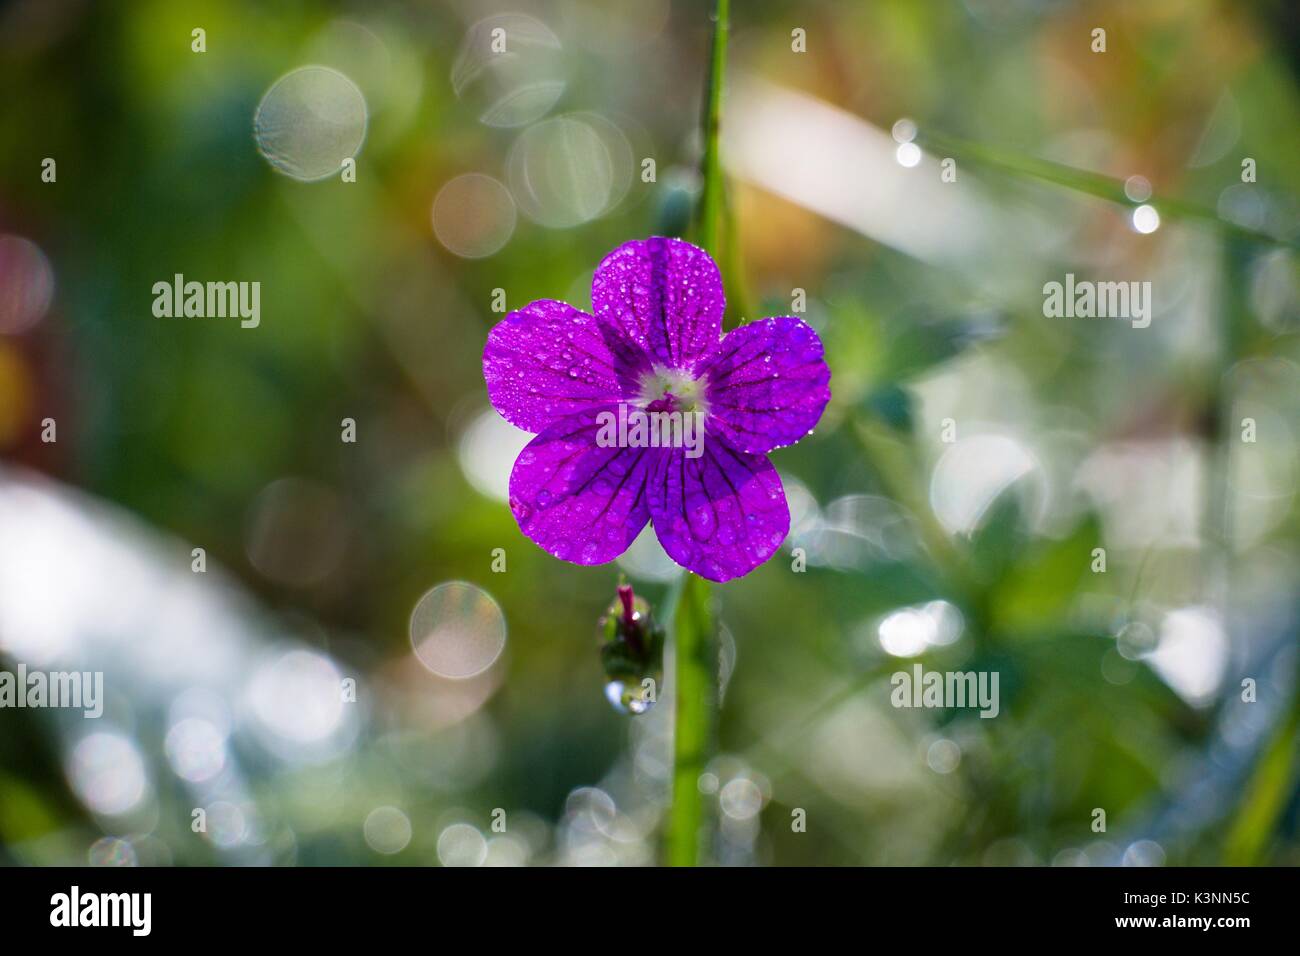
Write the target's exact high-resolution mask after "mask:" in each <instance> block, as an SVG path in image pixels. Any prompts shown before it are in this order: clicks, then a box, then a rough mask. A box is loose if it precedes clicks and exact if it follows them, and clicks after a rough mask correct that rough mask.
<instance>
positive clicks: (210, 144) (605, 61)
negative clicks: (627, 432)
mask: <svg viewBox="0 0 1300 956" xmlns="http://www.w3.org/2000/svg"><path fill="white" fill-rule="evenodd" d="M707 7H708V4H706V3H703V2H699V3H692V2H686V0H672V2H670V0H609V2H598V0H549V2H543V0H537V2H526V0H518V2H512V3H506V4H500V3H496V2H469V0H464V2H441V0H438V2H434V0H426V2H414V3H404V4H398V3H364V4H363V3H354V4H348V3H326V2H297V3H287V4H276V5H273V6H272V5H266V4H257V3H252V2H242V3H241V2H236V0H223V2H194V3H184V4H178V3H169V2H162V0H157V2H131V3H114V4H107V3H102V4H101V3H84V2H71V0H16V2H9V3H7V4H5V5H3V6H0V88H2V89H3V90H4V98H3V106H2V107H0V283H2V285H0V668H2V669H7V670H10V671H12V670H14V669H15V668H16V667H17V666H18V664H19V663H24V664H26V665H27V666H28V667H30V668H47V669H78V670H98V671H103V673H104V675H105V677H104V681H105V689H106V698H107V700H106V705H105V713H104V716H103V717H101V718H99V719H98V720H86V719H83V718H82V717H81V715H80V713H79V712H69V711H63V710H59V711H55V710H43V711H33V710H12V709H5V710H0V860H4V861H5V862H10V863H36V864H48V863H72V864H78V863H87V862H89V863H95V864H120V863H132V862H138V863H143V864H151V863H177V864H197V863H222V864H241V863H274V864H295V863H296V864H302V865H309V864H335V863H359V864H384V863H398V864H438V863H442V864H445V865H481V864H504V865H520V864H552V863H559V864H568V863H597V864H602V863H603V864H630V865H635V864H644V863H652V862H655V861H656V860H657V859H658V858H659V853H660V831H661V827H662V823H663V817H664V808H665V804H666V800H667V792H668V774H669V748H668V744H669V738H670V733H671V719H670V718H671V707H670V702H669V701H667V700H665V699H664V698H662V697H661V700H660V703H659V705H658V706H656V707H655V708H653V709H652V710H651V711H650V712H649V713H647V714H645V715H641V716H637V717H630V716H627V715H624V714H620V713H617V712H615V710H614V709H613V708H611V707H610V705H609V704H608V703H607V702H606V700H605V697H604V691H603V686H602V685H603V682H604V677H603V674H602V671H601V667H600V661H599V657H598V654H597V620H598V618H599V617H600V616H601V614H602V613H603V612H604V610H605V608H606V607H607V606H608V605H609V603H610V602H611V601H612V600H613V597H614V587H615V584H616V581H617V577H618V575H619V573H623V574H625V575H627V577H628V578H629V579H630V580H631V582H632V583H633V584H634V586H635V587H636V589H637V592H638V593H639V594H642V595H644V596H646V597H647V598H648V599H649V600H650V601H651V602H652V604H654V605H655V606H656V607H660V606H662V601H663V599H664V597H665V595H666V593H667V591H668V589H669V588H670V587H671V585H672V581H673V579H674V577H675V569H674V566H673V565H672V564H671V562H669V561H667V559H666V558H665V556H664V555H663V554H662V552H661V551H660V550H659V548H658V546H657V544H656V543H655V542H654V540H653V537H652V536H651V537H643V538H642V539H641V540H640V541H638V543H637V544H636V545H635V546H634V547H633V549H632V550H631V551H630V552H629V553H628V555H627V556H625V558H624V559H622V560H621V561H620V562H619V563H618V565H617V566H613V565H611V566H606V567H598V568H579V567H575V566H571V565H567V564H564V563H561V562H559V561H557V560H554V559H553V558H551V557H549V556H548V555H546V554H544V553H543V552H542V551H540V550H539V549H538V548H536V547H535V546H534V545H533V544H532V543H531V542H529V541H528V540H526V539H525V538H524V537H523V536H522V535H521V534H520V533H519V531H518V529H517V527H516V525H515V522H514V520H513V518H512V516H511V514H510V510H509V508H508V506H507V504H506V503H505V483H506V480H507V478H508V475H509V469H510V466H511V464H512V462H513V459H514V456H515V454H516V453H517V452H518V450H519V449H520V448H521V447H522V445H523V443H524V441H526V439H527V436H525V435H523V434H522V433H519V432H517V431H516V430H515V429H513V428H512V427H511V426H509V425H507V424H505V423H504V422H503V421H502V420H501V419H500V418H499V417H497V416H496V414H495V412H493V411H492V410H491V408H490V406H489V405H488V403H487V398H486V393H485V389H484V385H483V379H482V371H481V365H480V359H481V350H482V346H483V343H484V340H485V338H486V335H487V332H488V330H489V329H490V328H491V326H492V324H493V323H494V322H495V321H497V320H499V318H500V315H499V314H497V313H496V312H494V311H493V308H492V306H493V300H494V294H495V290H503V294H504V298H505V302H506V304H507V307H508V308H512V309H513V308H519V307H521V306H523V305H524V304H526V303H527V302H529V301H530V300H533V299H537V298H560V299H564V300H566V301H569V302H571V303H573V304H575V305H578V306H580V307H583V308H587V307H589V304H590V303H589V301H588V286H589V282H590V277H591V271H592V269H593V268H594V266H595V265H596V263H597V262H599V260H600V258H601V257H602V256H603V255H604V254H605V253H606V252H608V251H609V250H610V249H612V248H613V247H614V246H616V245H618V244H619V243H621V242H624V241H626V240H628V239H633V238H640V237H644V236H646V235H651V234H669V233H673V234H675V233H679V232H681V231H682V230H683V229H684V228H685V226H686V223H687V221H688V218H689V211H690V209H691V206H692V203H693V201H694V197H695V194H696V192H697V190H698V175H697V173H696V169H697V166H698V161H699V151H700V137H699V133H698V121H699V113H700V91H701V89H702V86H703V78H704V71H705V64H706V61H707V42H708V35H709V34H708V31H709V21H708V14H707ZM732 20H733V23H732V27H733V37H732V44H731V53H730V57H731V59H730V76H729V80H728V82H729V86H728V93H727V99H726V102H725V105H724V108H723V129H724V133H723V146H722V148H723V162H724V165H725V167H726V169H727V171H728V173H729V175H730V177H731V190H730V194H729V204H730V211H731V217H732V219H733V224H734V229H733V230H732V232H731V235H733V236H736V237H738V239H737V240H736V241H735V242H733V243H731V245H730V246H729V247H728V249H727V254H726V256H725V261H724V263H723V265H724V270H725V272H726V278H727V286H728V288H727V291H728V296H729V303H730V304H729V313H728V317H729V322H728V325H729V327H730V326H731V325H734V324H735V323H736V322H737V321H739V320H740V319H741V318H752V317H756V316H765V315H780V314H789V313H790V312H791V311H792V310H793V309H796V308H798V306H796V305H795V300H796V299H798V298H800V293H802V298H804V299H806V314H805V315H804V317H805V318H806V319H807V320H808V321H809V322H811V323H812V324H813V325H814V326H815V327H816V328H817V329H818V330H819V331H820V333H821V335H822V337H823V340H824V342H825V345H826V354H827V358H828V361H829V363H830V366H831V369H832V374H833V378H832V382H831V386H832V390H833V392H834V397H833V400H832V403H831V406H830V407H829V408H828V409H827V412H826V415H825V417H824V418H823V420H822V423H821V425H820V426H819V427H818V429H817V430H816V433H815V434H814V435H812V436H810V437H809V438H807V439H805V440H804V441H803V442H801V443H800V444H799V445H798V446H797V447H794V448H790V449H785V450H781V451H778V452H776V453H775V454H774V456H773V460H774V462H775V464H776V466H777V468H778V469H779V471H780V472H781V475H782V477H783V480H784V482H785V484H786V489H787V494H788V496H789V499H790V504H791V510H792V519H793V520H792V529H791V534H790V538H789V539H788V541H787V543H786V545H785V547H783V548H782V550H781V551H780V552H779V553H778V554H777V555H776V556H775V557H774V558H773V559H772V560H771V561H770V562H769V563H768V564H767V565H765V566H763V567H761V568H759V569H758V570H756V571H755V572H754V573H752V574H751V575H749V576H748V577H747V578H745V579H743V580H740V581H736V582H733V583H730V584H727V585H725V586H721V587H718V588H717V589H716V593H717V594H718V595H719V597H720V600H721V619H722V623H723V627H724V635H723V662H722V671H723V674H724V677H725V679H726V684H725V699H724V705H723V710H722V722H721V727H720V739H719V755H718V757H717V759H716V760H715V761H714V763H713V764H712V765H711V767H710V770H709V772H708V774H706V777H705V778H704V780H702V782H701V786H702V787H704V788H705V791H706V794H707V796H708V800H709V808H710V812H711V816H712V820H713V831H712V836H711V838H710V842H709V846H710V850H709V854H710V857H711V858H712V859H714V860H716V861H717V862H719V863H723V864H739V865H746V864H759V865H766V864H833V865H844V864H949V863H957V864H977V865H978V864H1020V863H1029V864H1056V865H1087V864H1091V865H1114V864H1121V863H1122V864H1127V865H1152V864H1155V865H1159V864H1185V863H1232V864H1262V863H1290V864H1293V863H1296V862H1300V835H1298V834H1297V828H1298V826H1300V799H1298V797H1297V792H1298V791H1297V785H1296V784H1297V772H1298V770H1300V752H1298V751H1300V701H1297V680H1296V677H1297V667H1298V663H1297V658H1296V628H1297V614H1298V612H1300V602H1298V599H1300V587H1298V585H1300V564H1298V558H1300V552H1298V549H1297V546H1296V545H1297V540H1298V539H1300V523H1298V519H1297V512H1296V509H1295V506H1294V496H1295V490H1296V478H1297V475H1296V469H1297V460H1298V458H1297V441H1300V433H1297V422H1300V414H1297V413H1298V412H1300V389H1297V364H1296V362H1297V360H1300V354H1298V353H1300V340H1298V339H1297V334H1296V333H1297V322H1298V320H1300V271H1298V270H1297V259H1296V249H1297V240H1300V168H1298V167H1297V157H1300V96H1298V95H1297V94H1298V89H1297V78H1298V77H1300V39H1298V38H1300V14H1298V13H1297V10H1296V8H1295V7H1294V5H1292V4H1288V3H1285V2H1282V0H1278V2H1265V0H1260V2H1246V3H1229V2H1226V0H1222V2H1210V0H1152V2H1146V3H1142V4H1135V3H1121V2H1111V3H1106V2H1081V3H1070V2H1065V0H1059V2H1056V0H966V2H935V3H915V2H905V0H883V2H873V3H831V2H804V3H798V4H793V3H776V2H748V3H744V4H740V5H738V6H737V8H736V9H735V10H734V11H733V14H732ZM1097 28H1102V29H1104V30H1105V31H1106V50H1105V52H1094V51H1093V49H1092V46H1093V44H1094V40H1093V33H1092V31H1093V30H1094V29H1097ZM195 29H202V30H203V31H204V34H203V46H204V50H203V52H196V51H195V49H194V48H193V47H194V45H195V43H196V40H195V37H194V34H193V33H192V31H194V30H195ZM497 29H500V30H501V31H502V33H500V34H496V33H494V31H495V30H497ZM793 31H803V38H804V41H805V43H806V50H805V51H804V52H797V51H796V50H795V49H794V48H793V47H795V46H798V39H797V37H798V35H797V34H795V33H794V32H793ZM497 36H500V37H504V42H505V50H506V52H505V54H504V55H501V54H499V53H497V52H495V51H494V50H493V47H492V43H493V40H494V37H497ZM304 67H316V68H315V69H309V70H306V71H304V72H296V71H300V70H301V69H302V68H304ZM322 68H323V69H322ZM322 130H323V132H322ZM358 143H359V144H360V145H359V146H358V145H357V144H358ZM918 147H919V149H918ZM352 155H355V181H354V182H353V181H344V180H345V177H344V176H343V175H342V174H340V173H337V172H333V170H336V169H338V167H339V163H340V161H341V160H342V159H343V158H344V157H347V156H352ZM47 158H51V159H53V160H55V167H54V169H55V170H56V172H55V176H54V181H53V182H47V181H43V179H42V171H43V169H45V168H47V167H46V166H44V165H43V161H44V160H46V159H47ZM949 158H951V159H954V160H955V161H956V162H955V166H952V167H949V168H951V169H955V171H956V179H955V181H951V182H949V181H945V179H944V177H943V175H942V173H943V169H944V167H943V165H942V162H943V160H945V159H949ZM1247 158H1249V159H1252V160H1253V161H1254V169H1255V179H1254V181H1253V182H1243V160H1245V159H1247ZM647 159H650V160H653V161H654V162H653V174H654V175H653V179H652V181H647V179H649V178H650V177H649V176H648V174H647V169H649V168H650V167H648V166H647V164H646V163H645V162H644V161H645V160H647ZM322 169H323V170H325V172H324V173H323V174H321V173H320V170H322ZM348 178H350V177H348ZM1148 207H1149V208H1148ZM177 273H181V274H183V275H184V276H185V277H186V279H189V280H198V281H202V282H206V281H222V282H229V281H248V282H253V281H256V282H260V284H261V285H260V289H261V300H260V308H261V321H260V325H259V326H258V327H257V328H255V329H244V328H241V327H240V325H239V322H238V320H237V319H228V318H227V319H222V318H188V319H186V318H158V317H155V315H154V313H153V300H154V294H153V291H152V289H153V286H154V284H155V283H156V282H160V281H162V282H170V281H172V278H173V276H174V275H175V274H177ZM1067 273H1073V274H1075V275H1076V276H1077V277H1079V278H1081V279H1082V278H1090V279H1095V280H1100V281H1129V280H1140V281H1150V282H1151V283H1152V288H1153V290H1154V291H1153V296H1154V315H1153V321H1152V323H1151V325H1150V327H1148V328H1133V327H1132V326H1131V325H1130V324H1129V323H1128V322H1126V321H1122V320H1121V321H1116V320H1103V319H1081V318H1080V319H1066V318H1046V317H1044V315H1043V309H1042V305H1043V294H1042V286H1043V284H1044V283H1046V282H1050V281H1063V280H1064V277H1065V275H1066V274H1067ZM47 419H53V420H54V422H55V425H56V428H57V440H56V441H52V442H51V441H48V440H44V439H46V438H48V437H50V436H49V435H48V434H46V433H47V431H48V429H47V427H46V420H47ZM345 419H351V420H352V421H353V422H355V430H356V441H355V442H348V441H344V440H342V435H343V430H344V425H343V422H344V420H345ZM1247 419H1249V420H1250V421H1251V422H1252V423H1253V434H1252V435H1251V437H1253V438H1254V440H1253V441H1251V440H1244V439H1243V436H1244V435H1245V434H1246V425H1245V424H1244V422H1245V421H1246V420H1247ZM945 439H952V440H945ZM194 548H202V549H204V552H205V557H206V562H207V564H206V571H205V572H204V573H203V574H198V573H195V572H194V570H193V562H194V560H195V559H194V555H193V549H194ZM1097 548H1103V549H1104V552H1105V570H1104V573H1103V572H1099V571H1097V570H1096V568H1097V567H1098V566H1097V558H1096V555H1097V552H1096V551H1095V550H1094V549H1097ZM494 549H502V552H501V553H498V555H497V556H498V557H501V556H502V555H503V557H504V561H505V570H504V571H503V572H496V571H494V570H493V561H494ZM804 562H806V570H796V568H799V567H802V565H803V564H804ZM448 582H465V583H466V586H455V587H452V588H450V589H446V588H444V589H442V590H438V591H435V590H434V589H435V588H437V587H438V586H439V585H442V584H446V583H448ZM417 606H418V607H419V608H420V610H419V611H418V612H416V615H415V617H416V620H417V621H418V622H421V626H425V625H427V627H428V628H431V629H434V630H437V633H438V634H439V635H441V636H440V637H439V641H440V642H441V643H440V644H439V647H438V648H435V649H434V651H432V652H429V653H419V654H417V653H415V652H414V650H413V647H414V648H415V649H418V647H416V645H419V637H420V634H417V640H416V642H415V645H413V642H412V636H411V623H412V614H413V611H416V609H417ZM418 629H419V628H418V627H417V630H418ZM423 633H425V632H423V631H422V632H421V634H423ZM503 633H504V644H502V640H501V636H502V634H503ZM916 662H920V663H921V664H923V666H924V667H925V668H926V669H937V670H979V671H996V672H998V674H999V675H1000V692H1001V701H1000V713H999V714H998V716H997V717H996V718H994V719H980V718H979V717H978V714H977V713H976V712H975V711H973V710H969V709H966V710H958V709H951V710H904V709H896V708H894V707H892V706H891V704H890V691H891V686H890V675H891V674H894V673H895V672H898V671H907V672H909V673H910V672H911V669H912V666H913V664H914V663H916ZM474 671H477V673H474V674H473V676H456V675H463V674H466V673H470V672H474ZM346 679H351V680H353V681H355V684H356V693H355V701H351V700H340V696H341V695H340V693H339V685H340V681H342V680H346ZM1247 679H1249V681H1251V682H1253V683H1252V684H1251V685H1250V686H1252V687H1253V688H1254V689H1253V693H1247V692H1246V691H1244V690H1243V681H1244V680H1247ZM665 693H666V694H670V693H671V686H669V687H667V688H665ZM1243 696H1245V697H1253V699H1252V700H1249V701H1248V700H1244V699H1243ZM196 809H202V810H204V814H202V815H201V817H202V819H203V822H204V827H203V829H202V830H200V831H199V832H196V829H195V826H196V823H195V821H196V819H199V818H198V817H196V816H195V813H194V811H195V810H196ZM800 809H801V810H803V811H804V815H805V816H806V830H804V831H803V832H800V831H799V830H798V828H795V827H792V821H793V820H794V819H795V818H796V817H798V816H799V815H798V814H797V813H796V811H797V810H800ZM1097 809H1101V810H1104V811H1105V831H1104V832H1098V831H1097V829H1096V828H1095V821H1096V820H1097V819H1098V818H1097V815H1096V813H1095V811H1096V810H1097Z"/></svg>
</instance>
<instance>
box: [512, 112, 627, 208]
mask: <svg viewBox="0 0 1300 956" xmlns="http://www.w3.org/2000/svg"><path fill="white" fill-rule="evenodd" d="M509 180H510V191H511V192H512V193H513V194H514V197H515V201H516V202H517V203H518V204H519V208H520V209H521V210H523V213H524V215H525V216H527V217H528V218H529V219H531V220H533V221H534V222H536V223H539V224H541V225H543V226H546V227H548V228H550V229H568V228H571V227H573V226H577V225H580V224H582V223H584V222H590V221H591V220H592V219H595V218H596V217H598V216H600V215H601V214H603V213H604V212H605V211H606V210H607V209H608V208H609V206H610V203H611V200H612V199H613V198H614V195H615V183H616V180H617V175H616V170H615V168H614V158H613V157H612V156H611V155H610V149H609V146H608V145H606V142H605V138H604V136H602V134H601V133H600V132H597V130H596V129H595V128H594V127H593V126H592V125H591V124H590V123H588V122H586V121H584V120H583V119H580V118H578V117H576V116H560V117H556V118H555V119H549V120H545V121H544V122H541V123H537V124H536V125H534V126H530V127H529V128H528V129H526V130H525V131H524V132H523V133H521V134H520V135H519V139H518V140H516V141H515V145H514V147H513V148H512V149H511V151H510V160H509Z"/></svg>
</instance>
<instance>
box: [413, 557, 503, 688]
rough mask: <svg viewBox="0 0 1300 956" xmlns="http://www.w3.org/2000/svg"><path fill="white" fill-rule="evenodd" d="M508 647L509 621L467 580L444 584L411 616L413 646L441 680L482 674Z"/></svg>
mask: <svg viewBox="0 0 1300 956" xmlns="http://www.w3.org/2000/svg"><path fill="white" fill-rule="evenodd" d="M505 646H506V619H505V615H503V614H502V613H501V608H500V606H498V604H497V602H496V601H494V600H493V599H492V596H491V595H490V594H488V593H487V592H486V591H484V590H483V589H482V588H480V587H476V586H475V585H473V584H468V583H466V582H464V581H450V582H448V583H446V584H439V585H438V586H437V587H435V588H433V589H432V590H431V591H429V592H428V593H427V594H425V595H424V597H422V598H420V600H419V602H418V603H417V604H416V605H415V610H414V611H412V612H411V647H412V648H413V649H414V651H415V656H416V658H418V659H419V661H420V663H421V664H423V665H424V666H425V667H427V668H428V669H429V670H430V671H432V672H433V673H435V674H437V675H438V676H439V677H447V678H451V679H463V678H466V677H473V676H475V675H476V674H481V673H483V672H484V671H485V670H487V669H488V668H489V667H491V666H492V665H493V664H494V663H496V659H497V658H498V657H500V656H501V652H502V651H503V650H504V649H505Z"/></svg>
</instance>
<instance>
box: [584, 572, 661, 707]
mask: <svg viewBox="0 0 1300 956" xmlns="http://www.w3.org/2000/svg"><path fill="white" fill-rule="evenodd" d="M600 633H601V647H600V662H601V666H602V667H603V668H604V670H605V677H606V683H605V699H606V700H608V701H609V702H610V704H611V705H612V706H613V708H614V709H615V710H617V711H619V712H620V713H624V714H633V715H636V714H644V713H645V712H646V711H648V710H649V709H650V708H651V707H653V706H654V704H655V701H656V700H657V699H658V693H659V685H660V682H661V681H662V680H663V651H664V631H663V629H662V628H660V627H659V626H658V625H657V624H655V621H654V618H653V616H652V615H651V613H650V605H649V604H648V603H647V602H646V601H645V599H643V598H639V597H636V596H635V595H634V594H633V593H632V587H631V585H627V584H622V585H619V588H618V599H617V600H616V601H615V602H614V603H613V604H611V605H610V607H609V610H608V612H606V614H605V616H604V617H603V618H601V621H600Z"/></svg>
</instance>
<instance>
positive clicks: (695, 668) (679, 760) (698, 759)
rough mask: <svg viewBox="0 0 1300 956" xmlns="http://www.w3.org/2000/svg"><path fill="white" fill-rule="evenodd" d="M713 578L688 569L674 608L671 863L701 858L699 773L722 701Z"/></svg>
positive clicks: (705, 761) (709, 750)
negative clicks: (719, 702) (688, 571)
mask: <svg viewBox="0 0 1300 956" xmlns="http://www.w3.org/2000/svg"><path fill="white" fill-rule="evenodd" d="M714 634H715V628H714V613H713V605H712V595H711V593H710V589H709V582H708V581H705V580H704V579H703V578H700V577H696V576H695V575H694V574H689V573H688V574H687V575H686V576H685V579H684V580H683V582H682V588H681V596H680V597H679V598H678V601H677V607H676V609H675V611H674V613H673V641H674V644H673V654H674V657H675V658H676V660H675V665H676V673H677V677H676V686H675V687H674V688H673V694H674V698H675V701H676V711H675V714H674V719H673V806H672V814H671V816H670V818H669V822H668V863H669V865H670V866H695V865H697V864H698V863H700V862H702V857H703V854H702V852H701V850H702V848H703V844H702V841H701V839H700V836H701V830H702V829H703V827H704V798H703V794H701V793H700V774H702V773H703V772H704V768H705V767H706V766H707V764H708V761H709V755H710V754H711V753H712V751H713V740H714V733H715V731H716V726H715V724H716V714H717V706H718V646H717V642H716V640H715V639H714Z"/></svg>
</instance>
